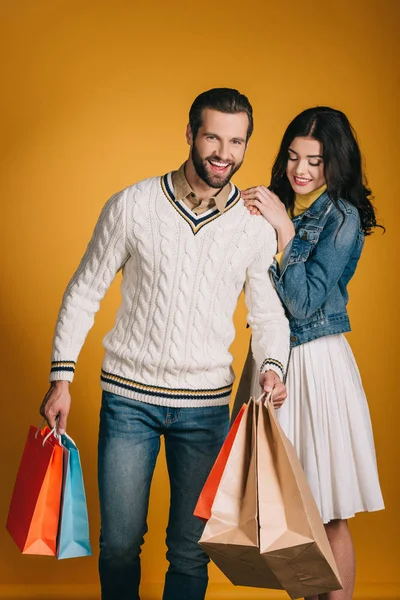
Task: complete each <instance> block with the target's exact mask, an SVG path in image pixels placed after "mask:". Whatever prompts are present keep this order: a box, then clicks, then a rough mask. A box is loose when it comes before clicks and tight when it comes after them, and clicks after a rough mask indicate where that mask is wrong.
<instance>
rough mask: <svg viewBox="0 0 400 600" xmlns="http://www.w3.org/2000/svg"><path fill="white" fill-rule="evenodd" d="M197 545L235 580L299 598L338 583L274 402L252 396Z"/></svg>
mask: <svg viewBox="0 0 400 600" xmlns="http://www.w3.org/2000/svg"><path fill="white" fill-rule="evenodd" d="M200 544H201V545H202V547H203V548H204V550H205V551H206V552H207V554H208V555H209V556H210V558H212V560H213V561H214V562H215V563H216V565H217V566H218V567H219V568H220V569H221V571H223V573H225V575H226V576H227V577H228V578H229V579H230V580H231V581H232V583H234V584H235V585H243V586H251V587H262V588H271V589H285V590H286V591H287V592H288V594H289V595H290V596H291V598H302V597H306V596H311V595H314V594H316V595H317V594H319V593H324V592H326V591H329V590H333V589H340V587H341V585H340V580H339V576H338V573H337V568H336V565H335V561H334V559H333V555H332V552H331V549H330V546H329V542H328V539H327V537H326V534H325V530H324V527H323V524H322V521H321V517H320V515H319V513H318V509H317V507H316V505H315V502H314V499H313V497H312V494H311V492H310V490H309V488H308V485H307V482H306V480H305V476H304V473H303V471H302V469H301V466H300V463H299V461H298V458H297V456H296V452H295V450H294V448H293V446H292V445H291V443H290V442H289V440H288V439H287V438H286V436H285V434H284V433H283V431H282V429H281V428H280V426H279V424H278V423H277V421H276V417H275V413H274V409H273V407H272V405H270V404H268V405H267V406H265V405H264V404H260V403H259V402H255V401H254V400H253V399H250V402H249V404H248V405H247V408H246V411H245V413H244V416H243V418H242V421H241V424H240V426H239V429H238V432H237V435H236V439H235V442H234V444H233V447H232V450H231V453H230V456H229V459H228V462H227V464H226V467H225V471H224V474H223V477H222V479H221V482H220V486H219V488H218V491H217V494H216V496H215V500H214V504H213V506H212V511H211V518H210V520H209V521H208V522H207V525H206V527H205V530H204V533H203V536H202V538H201V540H200Z"/></svg>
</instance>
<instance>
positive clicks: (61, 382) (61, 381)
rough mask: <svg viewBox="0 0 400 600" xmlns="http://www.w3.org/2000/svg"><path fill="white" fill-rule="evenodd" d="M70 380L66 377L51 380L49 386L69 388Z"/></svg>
mask: <svg viewBox="0 0 400 600" xmlns="http://www.w3.org/2000/svg"><path fill="white" fill-rule="evenodd" d="M69 384H70V382H69V381H67V380H66V379H57V380H56V381H52V382H51V387H55V388H69Z"/></svg>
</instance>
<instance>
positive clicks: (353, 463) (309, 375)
mask: <svg viewBox="0 0 400 600" xmlns="http://www.w3.org/2000/svg"><path fill="white" fill-rule="evenodd" d="M370 194H371V192H370V190H369V189H368V188H367V187H366V185H365V183H364V180H363V173H362V164H361V155H360V150H359V148H358V144H357V141H356V138H355V135H354V132H353V130H352V127H351V125H350V123H349V121H348V119H347V117H346V116H345V115H344V114H343V113H342V112H340V111H337V110H334V109H332V108H328V107H317V108H311V109H308V110H305V111H304V112H302V113H301V114H300V115H298V116H297V117H296V118H295V119H294V120H293V121H292V122H291V123H290V125H289V126H288V128H287V130H286V132H285V134H284V136H283V140H282V143H281V147H280V149H279V153H278V156H277V158H276V161H275V164H274V166H273V169H272V180H271V185H270V188H269V189H267V188H266V187H264V186H258V187H255V188H250V189H248V190H245V191H244V192H243V193H242V197H243V199H244V201H245V203H246V205H247V207H248V209H249V210H250V211H251V212H252V213H253V214H261V215H262V216H263V217H264V218H265V219H267V220H268V221H269V222H270V223H271V225H272V226H273V227H274V228H275V230H276V233H277V240H278V254H277V255H276V257H275V261H274V263H273V265H272V266H271V275H272V277H273V280H274V282H275V286H276V289H277V291H278V293H279V295H280V297H281V300H282V302H283V303H284V305H285V306H286V309H287V314H288V318H289V322H290V326H291V346H292V350H291V357H290V360H289V365H288V371H287V379H286V384H287V389H288V399H287V400H286V402H285V403H284V404H283V406H282V407H281V408H280V409H279V412H278V414H279V420H280V423H281V425H282V427H283V429H284V430H285V432H286V434H287V435H288V437H289V438H290V439H291V441H292V442H293V444H294V446H295V448H296V450H297V452H298V455H299V457H300V460H301V462H302V465H303V468H304V471H305V473H306V476H307V479H308V482H309V484H310V487H311V490H312V492H313V494H314V497H315V500H316V503H317V505H318V507H319V510H320V513H321V516H322V519H323V521H324V523H325V528H326V532H327V535H328V538H329V541H330V544H331V546H332V550H333V553H334V556H335V559H336V562H337V565H338V568H339V572H340V575H341V579H342V583H343V590H340V591H336V592H331V593H329V594H328V595H327V596H324V598H326V597H327V598H328V599H329V600H339V599H340V600H348V599H350V598H352V594H353V589H354V578H355V556H354V549H353V544H352V540H351V536H350V532H349V530H348V526H347V519H348V518H350V517H353V516H354V515H355V513H356V512H360V511H374V510H380V509H382V508H383V507H384V505H383V500H382V495H381V490H380V486H379V479H378V473H377V467H376V459H375V449H374V442H373V435H372V428H371V421H370V416H369V410H368V405H367V401H366V398H365V394H364V391H363V388H362V384H361V380H360V375H359V372H358V369H357V365H356V362H355V360H354V357H353V354H352V352H351V349H350V347H349V345H348V343H347V341H346V339H345V337H344V336H343V333H344V332H346V331H350V324H349V319H348V316H347V311H346V305H347V301H348V293H347V284H348V283H349V281H350V279H351V278H352V276H353V275H354V271H355V269H356V266H357V262H358V259H359V258H360V254H361V251H362V248H363V244H364V237H365V236H366V235H369V234H370V233H372V230H373V228H374V227H377V226H378V225H377V223H376V218H375V213H374V208H373V206H372V204H371V202H370V199H369V196H370ZM378 227H379V226H378ZM257 386H258V375H257V373H253V377H252V392H253V395H256V394H257V393H258V391H259V387H258V389H257ZM238 403H240V400H239V402H238ZM310 600H311V599H310ZM313 600H315V599H313Z"/></svg>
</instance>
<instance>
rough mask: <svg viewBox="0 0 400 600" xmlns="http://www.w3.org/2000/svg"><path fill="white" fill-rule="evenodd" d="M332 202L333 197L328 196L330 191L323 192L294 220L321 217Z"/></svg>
mask: <svg viewBox="0 0 400 600" xmlns="http://www.w3.org/2000/svg"><path fill="white" fill-rule="evenodd" d="M330 203H331V199H330V198H329V196H328V192H326V191H325V192H323V194H321V195H320V197H319V198H317V199H316V200H315V202H313V203H312V204H311V206H310V208H307V210H305V211H304V212H303V213H301V214H300V215H297V217H294V218H293V221H295V222H296V221H300V220H301V219H302V218H303V217H309V218H311V219H319V218H320V217H321V216H322V215H323V214H324V213H325V212H326V210H327V209H328V207H329V205H330Z"/></svg>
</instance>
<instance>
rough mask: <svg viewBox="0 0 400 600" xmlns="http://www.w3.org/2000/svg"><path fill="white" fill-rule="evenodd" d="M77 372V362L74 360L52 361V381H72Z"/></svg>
mask: <svg viewBox="0 0 400 600" xmlns="http://www.w3.org/2000/svg"><path fill="white" fill-rule="evenodd" d="M74 374H75V362H74V361H73V360H57V361H53V362H52V363H51V369H50V381H69V382H71V381H72V380H73V378H74Z"/></svg>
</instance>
